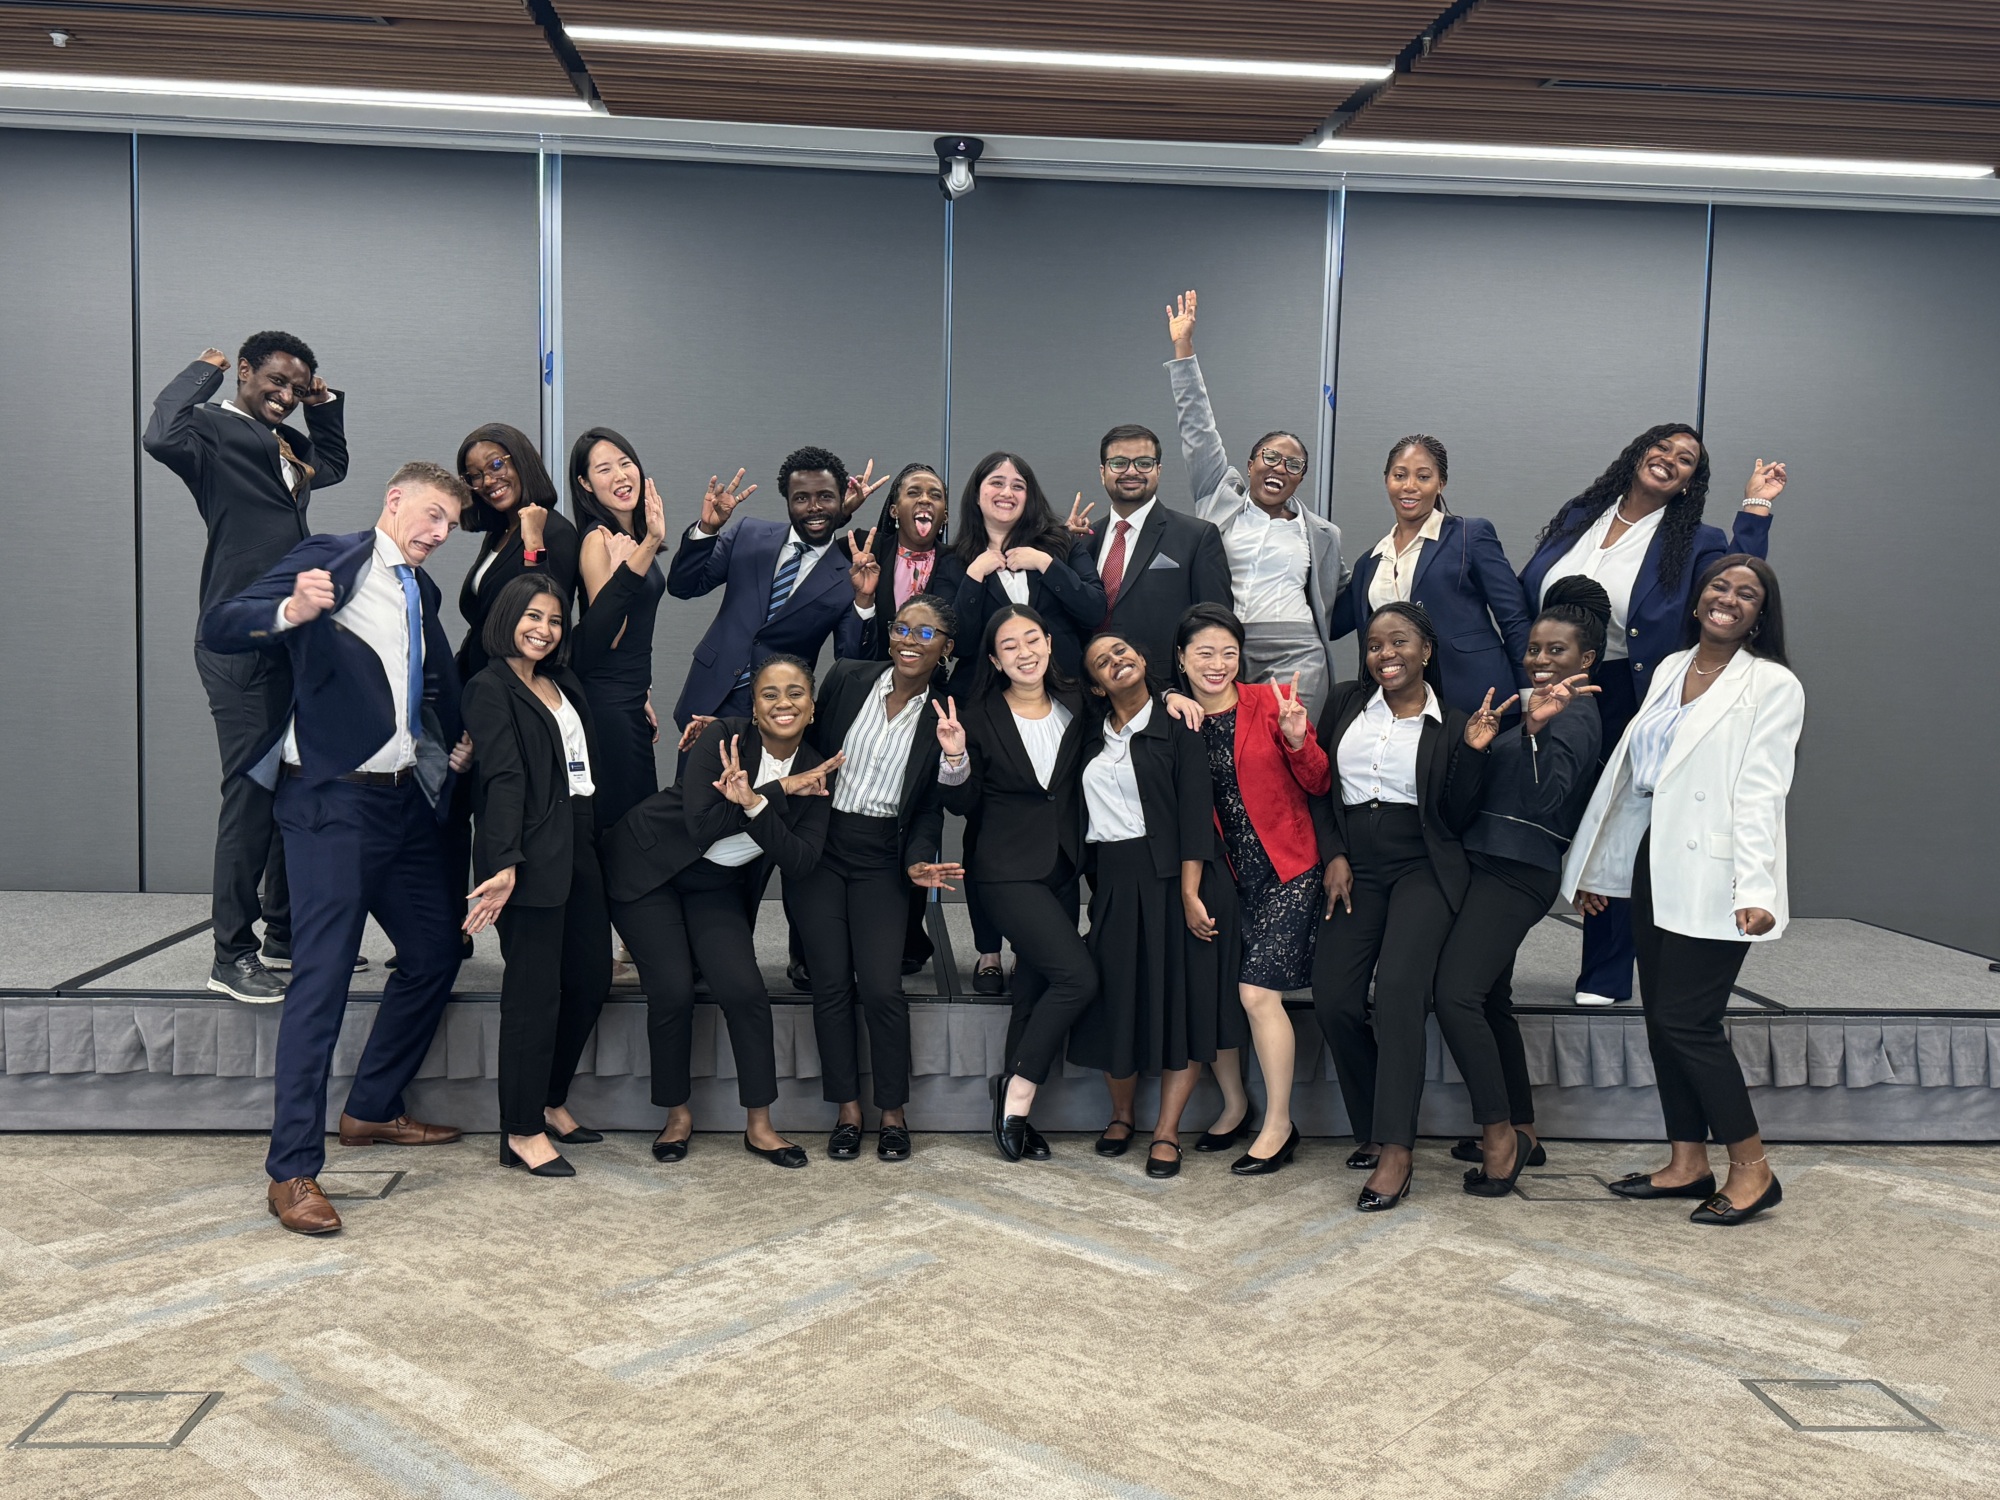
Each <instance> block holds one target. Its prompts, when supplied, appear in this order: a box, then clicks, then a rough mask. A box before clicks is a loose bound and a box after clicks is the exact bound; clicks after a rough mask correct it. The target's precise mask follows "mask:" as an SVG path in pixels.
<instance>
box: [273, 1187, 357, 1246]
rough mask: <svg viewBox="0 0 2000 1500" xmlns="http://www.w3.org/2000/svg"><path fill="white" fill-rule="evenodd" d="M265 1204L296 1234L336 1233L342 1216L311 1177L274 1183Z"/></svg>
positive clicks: (280, 1221)
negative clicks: (335, 1210) (336, 1211)
mask: <svg viewBox="0 0 2000 1500" xmlns="http://www.w3.org/2000/svg"><path fill="white" fill-rule="evenodd" d="M264 1203H265V1206H266V1207H267V1208H269V1209H270V1210H271V1212H272V1213H273V1214H274V1215H276V1216H277V1220H278V1222H279V1223H280V1224H282V1225H284V1226H285V1228H287V1229H289V1230H291V1232H292V1233H293V1234H333V1233H334V1232H335V1231H337V1230H338V1229H339V1228H340V1215H339V1214H337V1213H335V1212H334V1209H333V1205H332V1204H331V1203H329V1202H327V1201H326V1194H325V1193H323V1192H321V1191H320V1186H319V1184H318V1183H317V1182H315V1181H314V1180H313V1179H312V1178H310V1177H291V1178H287V1179H286V1180H285V1181H283V1182H274V1183H272V1184H271V1186H270V1190H269V1191H268V1192H267V1193H266V1194H265V1195H264Z"/></svg>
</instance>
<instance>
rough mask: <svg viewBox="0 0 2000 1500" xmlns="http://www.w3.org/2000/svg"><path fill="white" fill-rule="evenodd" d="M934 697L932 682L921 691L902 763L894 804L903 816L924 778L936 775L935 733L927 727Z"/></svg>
mask: <svg viewBox="0 0 2000 1500" xmlns="http://www.w3.org/2000/svg"><path fill="white" fill-rule="evenodd" d="M937 698H938V690H937V684H936V683H932V684H931V686H930V687H929V688H928V689H926V690H925V692H924V706H923V712H922V717H921V718H920V719H919V721H918V723H917V732H916V733H915V734H914V735H912V736H911V737H910V758H909V760H908V761H907V762H905V763H904V766H903V785H902V788H901V790H900V791H898V792H897V794H896V807H897V809H898V810H899V811H900V812H901V813H902V814H903V816H904V817H908V816H909V814H910V809H911V808H913V807H915V806H916V803H917V798H918V796H919V795H920V794H921V793H922V791H923V787H924V780H925V778H926V777H929V778H935V777H936V774H937V763H938V748H937V732H936V731H935V730H934V729H931V727H930V726H931V725H932V724H934V723H935V722H936V721H937V713H936V711H935V710H934V709H933V708H932V707H931V705H932V704H933V703H935V702H936V701H937Z"/></svg>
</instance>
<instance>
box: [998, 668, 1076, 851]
mask: <svg viewBox="0 0 2000 1500" xmlns="http://www.w3.org/2000/svg"><path fill="white" fill-rule="evenodd" d="M1008 712H1009V713H1013V710H1012V709H1009V710H1008ZM1069 721H1070V712H1069V709H1067V708H1066V707H1064V706H1063V705H1062V704H1061V703H1059V702H1057V701H1056V700H1055V699H1053V698H1051V699H1050V700H1049V711H1048V712H1047V713H1045V714H1043V715H1042V716H1041V717H1040V718H1039V719H1024V718H1022V717H1021V716H1020V715H1019V714H1014V727H1015V728H1016V729H1017V730H1019V731H1020V733H1021V744H1022V746H1023V747H1024V748H1025V749H1026V750H1027V752H1028V761H1029V764H1031V765H1033V766H1034V768H1035V780H1037V781H1039V782H1040V783H1041V784H1042V786H1043V788H1044V789H1046V788H1047V786H1048V784H1049V777H1051V776H1053V775H1054V774H1055V769H1056V756H1057V754H1058V753H1060V752H1061V750H1062V740H1063V731H1064V730H1066V729H1068V728H1069ZM1001 836H1002V837H1003V838H1004V837H1005V836H1006V835H1005V833H1004V831H1003V832H1002V834H1001Z"/></svg>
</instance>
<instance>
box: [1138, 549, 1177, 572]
mask: <svg viewBox="0 0 2000 1500" xmlns="http://www.w3.org/2000/svg"><path fill="white" fill-rule="evenodd" d="M1179 566H1180V564H1179V563H1177V562H1175V561H1174V560H1173V559H1172V558H1171V557H1169V556H1167V554H1166V553H1164V552H1156V553H1154V554H1153V560H1152V561H1151V562H1149V563H1147V564H1146V571H1147V572H1148V573H1150V572H1152V571H1153V569H1155V568H1178V567H1179Z"/></svg>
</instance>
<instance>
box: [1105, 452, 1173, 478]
mask: <svg viewBox="0 0 2000 1500" xmlns="http://www.w3.org/2000/svg"><path fill="white" fill-rule="evenodd" d="M1159 466H1160V461H1159V460H1158V459H1157V458H1127V457H1125V455H1124V454H1122V453H1121V454H1119V455H1118V457H1116V458H1107V459H1105V460H1104V467H1105V468H1107V469H1109V470H1110V471H1111V472H1112V473H1114V474H1123V473H1124V472H1125V471H1126V470H1127V469H1137V470H1138V471H1139V472H1140V473H1141V474H1150V473H1152V472H1153V470H1155V469H1157V468H1159Z"/></svg>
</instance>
